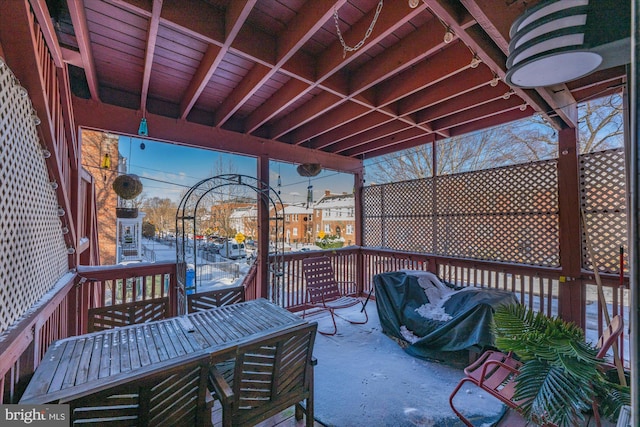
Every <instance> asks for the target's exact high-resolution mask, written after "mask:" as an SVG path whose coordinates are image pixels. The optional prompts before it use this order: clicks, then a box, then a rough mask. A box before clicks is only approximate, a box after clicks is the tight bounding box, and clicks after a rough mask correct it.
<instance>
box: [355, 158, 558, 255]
mask: <svg viewBox="0 0 640 427" xmlns="http://www.w3.org/2000/svg"><path fill="white" fill-rule="evenodd" d="M557 187H558V178H557V168H556V161H553V160H552V161H544V162H536V163H529V164H525V165H516V166H510V167H504V168H498V169H490V170H483V171H477V172H468V173H461V174H456V175H443V176H437V177H435V178H428V179H422V180H416V181H405V182H399V183H392V184H386V185H378V186H372V187H366V188H365V189H364V193H363V230H364V244H365V245H366V246H374V247H376V246H378V247H386V248H392V249H398V250H404V251H412V252H424V253H434V254H438V255H443V256H454V257H464V258H475V259H482V260H494V261H506V262H516V263H522V264H530V265H540V266H548V267H557V266H558V265H559V262H560V259H559V229H558V193H557Z"/></svg>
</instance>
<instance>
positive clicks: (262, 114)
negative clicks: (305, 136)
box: [245, 79, 309, 133]
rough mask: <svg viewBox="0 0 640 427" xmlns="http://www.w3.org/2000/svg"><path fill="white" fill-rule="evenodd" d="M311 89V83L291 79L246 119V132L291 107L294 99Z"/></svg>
mask: <svg viewBox="0 0 640 427" xmlns="http://www.w3.org/2000/svg"><path fill="white" fill-rule="evenodd" d="M308 91H309V85H308V84H307V83H304V82H301V81H300V80H297V79H290V80H289V81H288V82H287V83H285V85H284V86H283V87H282V88H280V89H279V90H278V91H277V92H276V93H274V94H273V95H272V96H271V97H270V98H269V101H268V102H265V103H264V104H262V105H261V106H259V107H258V108H256V110H255V111H254V112H253V113H252V114H251V115H250V116H249V117H248V118H247V120H246V121H245V132H246V133H252V132H253V131H255V130H256V129H257V128H258V127H260V125H262V124H263V123H264V122H265V121H266V120H267V118H269V117H271V116H273V115H274V114H277V113H279V112H281V111H282V110H284V109H286V108H287V107H289V106H290V105H291V103H292V100H294V99H297V98H298V95H300V94H301V93H307V92H308Z"/></svg>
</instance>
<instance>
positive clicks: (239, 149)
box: [73, 96, 362, 172]
mask: <svg viewBox="0 0 640 427" xmlns="http://www.w3.org/2000/svg"><path fill="white" fill-rule="evenodd" d="M73 107H74V111H75V112H76V116H75V119H76V125H77V126H78V128H86V129H94V130H100V131H106V132H110V133H116V134H121V135H130V136H135V135H136V134H137V130H138V125H139V124H140V115H139V114H137V113H136V112H134V111H132V110H130V109H127V108H123V107H117V106H114V105H109V104H104V103H101V102H95V101H92V100H86V99H82V98H78V97H75V96H74V97H73ZM147 122H148V123H149V134H150V137H149V138H148V139H151V140H155V141H160V142H168V143H172V144H177V145H183V146H189V147H198V148H204V149H208V150H220V151H225V152H229V153H236V154H241V155H247V156H267V157H268V158H270V159H273V160H277V161H284V162H290V163H304V162H305V161H306V160H307V159H309V158H313V159H315V160H316V161H318V162H319V163H320V164H322V166H323V167H326V168H329V169H332V170H336V171H340V172H353V171H355V170H358V169H359V168H361V167H362V162H361V161H360V160H358V159H354V158H350V157H345V156H340V155H337V154H333V153H325V152H322V151H317V150H310V149H308V148H304V147H300V146H297V145H290V144H286V143H282V142H279V141H274V140H269V139H264V138H257V137H255V136H251V135H246V134H240V133H237V132H233V131H228V130H225V129H220V128H215V127H211V126H205V125H200V124H197V123H192V122H188V121H186V120H177V119H172V118H170V117H165V116H159V115H155V114H151V113H149V114H147ZM153 135H162V137H161V138H155V137H154V136H153Z"/></svg>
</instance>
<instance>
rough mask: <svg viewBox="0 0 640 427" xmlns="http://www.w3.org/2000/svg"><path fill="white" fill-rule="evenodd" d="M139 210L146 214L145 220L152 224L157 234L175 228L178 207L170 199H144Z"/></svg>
mask: <svg viewBox="0 0 640 427" xmlns="http://www.w3.org/2000/svg"><path fill="white" fill-rule="evenodd" d="M141 209H142V211H143V212H144V213H145V214H146V216H145V220H146V221H148V222H150V223H152V224H154V225H155V226H156V230H157V231H158V232H160V233H163V232H167V231H170V230H173V229H174V228H175V220H176V211H177V210H178V206H177V205H176V203H175V202H174V201H172V200H171V199H168V198H166V199H162V198H160V197H152V198H150V199H145V200H144V201H143V202H142V206H141Z"/></svg>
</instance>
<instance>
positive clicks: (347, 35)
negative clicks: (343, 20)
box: [318, 3, 426, 82]
mask: <svg viewBox="0 0 640 427" xmlns="http://www.w3.org/2000/svg"><path fill="white" fill-rule="evenodd" d="M382 9H383V11H382V12H381V13H380V15H379V16H378V21H377V22H376V26H375V28H374V29H373V31H372V32H371V35H370V36H369V38H368V39H367V41H366V43H365V44H364V45H363V46H362V47H361V48H360V49H358V50H356V51H354V52H347V53H346V55H343V53H344V49H343V47H342V44H341V43H340V41H339V39H338V36H337V35H336V41H335V42H334V43H333V44H332V45H331V46H329V47H328V48H327V50H325V51H324V52H323V53H322V55H321V56H320V58H319V59H318V81H320V82H321V81H323V80H324V79H326V78H327V77H328V76H330V75H332V74H334V73H336V72H338V71H339V70H341V69H343V68H344V67H345V65H347V64H349V63H351V62H352V61H354V60H355V59H357V58H358V57H359V56H360V55H362V54H364V53H365V52H366V51H367V50H368V49H370V48H371V47H373V46H375V45H376V44H377V43H379V42H380V41H381V40H383V39H384V38H386V37H387V36H388V35H390V34H392V33H393V32H394V31H396V29H398V28H400V27H401V26H403V25H405V24H406V23H407V22H409V21H410V20H412V19H413V18H415V17H416V16H418V15H419V14H421V13H425V12H424V11H425V9H426V7H425V6H424V4H422V3H420V5H418V7H416V8H415V9H410V8H409V7H398V6H395V7H393V6H390V5H387V6H386V7H385V6H383V8H382ZM338 13H340V11H339V10H338ZM374 15H375V8H374V9H372V10H371V11H370V12H369V13H367V14H366V15H365V16H364V17H363V18H362V19H361V20H359V21H358V22H356V23H355V24H354V25H353V26H352V27H351V28H349V29H347V30H344V29H341V31H342V35H343V38H344V39H345V40H351V39H356V38H357V39H360V38H361V37H362V35H364V34H365V33H366V32H367V30H368V29H369V25H371V21H372V20H373V17H374Z"/></svg>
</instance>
